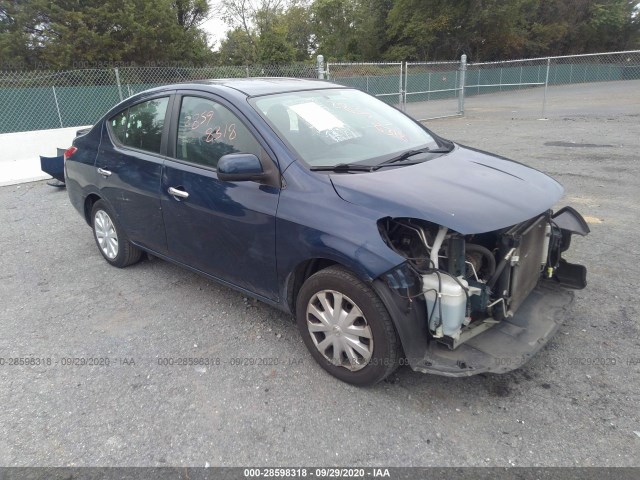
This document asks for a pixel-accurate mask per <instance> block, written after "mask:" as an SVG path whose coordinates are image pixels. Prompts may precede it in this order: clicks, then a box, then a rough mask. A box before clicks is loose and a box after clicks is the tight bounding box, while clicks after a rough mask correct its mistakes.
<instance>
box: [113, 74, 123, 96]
mask: <svg viewBox="0 0 640 480" xmlns="http://www.w3.org/2000/svg"><path fill="white" fill-rule="evenodd" d="M113 71H114V72H115V74H116V84H117V85H118V95H120V101H122V100H124V98H123V97H122V85H121V84H120V72H119V71H118V67H116V68H114V69H113Z"/></svg>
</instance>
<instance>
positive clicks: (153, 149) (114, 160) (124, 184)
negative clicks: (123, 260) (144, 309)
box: [96, 92, 172, 254]
mask: <svg viewBox="0 0 640 480" xmlns="http://www.w3.org/2000/svg"><path fill="white" fill-rule="evenodd" d="M171 100H172V96H171V95H170V94H168V93H166V92H165V93H164V94H162V95H160V96H157V97H154V98H147V99H145V100H144V101H141V102H139V103H136V104H134V105H131V106H129V107H128V108H125V109H124V110H122V111H120V112H118V113H117V114H116V115H114V116H112V117H111V118H110V119H109V120H108V121H107V122H106V128H105V129H104V131H103V138H102V142H101V143H100V151H99V154H98V157H97V159H96V168H97V169H98V173H99V174H100V181H99V188H100V191H101V194H102V196H103V198H105V199H106V200H107V201H108V202H109V204H110V205H111V206H112V207H113V209H114V210H115V213H116V215H117V217H118V220H119V221H120V224H121V225H122V227H123V228H124V230H125V232H126V233H127V235H128V237H129V238H130V239H131V240H132V241H133V242H135V243H138V244H140V245H142V246H144V247H146V248H149V249H151V250H154V251H156V252H159V253H162V254H166V253H167V242H166V237H165V233H164V223H163V218H162V212H161V210H160V183H161V176H162V162H163V161H164V158H163V153H164V152H165V150H166V131H167V130H168V123H169V122H168V121H166V122H165V120H167V119H168V117H167V112H168V110H169V105H170V104H171ZM163 133H164V134H163Z"/></svg>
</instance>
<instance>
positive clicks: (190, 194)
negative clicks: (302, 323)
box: [161, 93, 280, 300]
mask: <svg viewBox="0 0 640 480" xmlns="http://www.w3.org/2000/svg"><path fill="white" fill-rule="evenodd" d="M169 139H170V140H169V145H168V154H169V156H170V157H172V158H171V159H167V160H165V163H164V172H163V175H162V196H161V198H162V211H163V216H164V223H165V230H166V237H167V247H168V250H169V255H170V256H171V257H172V258H174V259H176V260H178V261H180V262H182V263H184V264H186V265H188V266H190V267H193V268H196V269H198V270H200V271H203V272H205V273H208V274H210V275H213V276H215V277H217V278H219V279H221V280H224V281H226V282H228V283H230V284H233V285H235V286H239V287H241V288H244V289H247V290H249V291H251V292H253V293H256V294H258V295H261V296H263V297H266V298H269V299H272V300H277V298H278V282H277V275H276V259H275V215H276V210H277V206H278V199H279V195H280V186H279V185H264V184H259V183H256V182H223V181H220V180H218V177H217V174H216V166H217V163H218V160H219V159H220V157H222V156H223V155H226V154H228V153H252V154H255V155H256V156H257V157H258V158H259V159H260V161H261V162H262V164H263V169H265V170H266V169H267V167H268V165H267V163H268V162H273V160H272V158H273V157H272V155H271V154H270V153H269V152H268V151H267V146H266V144H265V143H264V142H263V141H262V140H261V139H260V137H259V135H258V134H257V131H256V130H255V129H254V128H253V127H252V126H251V125H250V124H249V123H248V122H246V121H245V119H244V118H243V117H242V116H241V114H240V113H239V112H238V111H237V110H236V109H235V108H234V107H233V106H232V105H231V104H229V103H228V102H226V101H224V100H223V99H221V98H219V97H215V96H213V95H211V96H207V95H205V94H202V95H195V94H193V93H189V94H186V93H185V95H184V96H178V98H176V101H175V108H174V121H173V122H172V126H171V131H170V134H169ZM169 189H174V190H172V191H173V192H175V191H176V190H177V191H178V192H180V194H179V195H173V194H171V193H170V192H169Z"/></svg>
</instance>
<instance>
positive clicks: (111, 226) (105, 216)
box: [91, 200, 142, 268]
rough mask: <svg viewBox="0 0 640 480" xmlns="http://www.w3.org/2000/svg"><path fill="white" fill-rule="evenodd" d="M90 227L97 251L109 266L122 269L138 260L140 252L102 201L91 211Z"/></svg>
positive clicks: (95, 204)
mask: <svg viewBox="0 0 640 480" xmlns="http://www.w3.org/2000/svg"><path fill="white" fill-rule="evenodd" d="M91 226H92V227H93V238H94V239H95V241H96V245H97V246H98V250H100V253H101V254H102V256H103V257H104V259H105V260H106V261H107V262H109V263H110V264H111V265H113V266H114V267H118V268H123V267H126V266H128V265H131V264H133V263H136V262H138V261H139V260H140V257H141V256H142V251H141V250H140V249H139V248H138V247H136V246H135V245H133V244H132V243H131V242H130V241H129V239H128V238H127V236H126V234H125V233H124V232H123V231H122V228H121V227H120V225H119V224H118V222H117V220H116V217H115V215H114V213H113V211H112V210H111V208H110V207H109V206H108V205H107V204H106V202H104V201H103V200H98V201H97V202H96V203H94V205H93V208H92V209H91Z"/></svg>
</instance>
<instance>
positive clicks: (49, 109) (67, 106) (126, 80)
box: [0, 52, 640, 133]
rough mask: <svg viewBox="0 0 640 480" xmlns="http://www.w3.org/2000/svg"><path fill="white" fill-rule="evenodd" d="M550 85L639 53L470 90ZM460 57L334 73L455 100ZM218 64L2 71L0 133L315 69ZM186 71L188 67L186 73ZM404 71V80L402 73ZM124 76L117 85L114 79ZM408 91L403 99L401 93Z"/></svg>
mask: <svg viewBox="0 0 640 480" xmlns="http://www.w3.org/2000/svg"><path fill="white" fill-rule="evenodd" d="M547 62H548V63H549V79H548V82H549V85H561V84H573V83H585V82H606V81H621V80H637V79H640V52H624V54H620V53H617V54H602V56H601V57H595V56H585V57H558V58H551V59H546V58H543V59H535V60H522V61H516V62H502V63H486V64H469V65H468V66H467V71H466V80H465V92H464V94H465V96H470V95H479V94H483V93H493V92H498V91H509V90H517V89H523V88H532V87H535V86H541V85H544V84H545V81H546V75H547ZM459 65H460V64H459V63H458V62H442V63H440V64H411V63H409V64H406V65H405V68H406V70H405V71H404V73H402V72H403V70H402V68H401V64H400V63H394V64H386V65H384V66H383V65H382V64H381V65H373V66H372V65H358V64H350V65H346V64H344V65H342V64H337V67H342V68H336V66H332V67H331V69H332V71H331V72H330V77H329V79H330V80H331V81H334V82H336V83H340V84H342V85H346V86H350V87H354V88H357V89H360V90H363V91H365V92H369V93H371V94H373V95H376V96H378V98H380V99H381V100H383V101H385V102H387V103H389V104H391V105H397V104H399V103H401V102H403V101H406V102H422V101H429V100H437V99H444V98H454V97H456V96H458V94H459V89H458V87H459V78H460V72H459ZM225 68H227V67H214V68H203V69H191V70H189V71H187V69H184V70H181V71H180V75H178V74H177V73H176V71H175V69H173V70H171V71H169V70H162V69H143V68H139V69H136V68H135V67H131V68H130V69H121V70H120V76H119V77H118V76H117V75H115V74H114V69H107V70H93V71H73V72H59V73H53V74H51V73H50V72H49V73H48V74H46V75H44V74H43V75H40V74H39V73H38V72H0V105H1V108H0V133H8V132H21V131H31V130H43V129H52V128H61V127H74V126H79V125H90V124H93V123H95V122H96V120H98V119H99V118H100V117H101V116H102V115H103V114H104V113H105V112H106V111H108V110H109V109H110V108H111V107H112V106H114V105H115V104H117V103H118V102H119V101H120V95H121V94H122V96H123V98H126V97H128V96H130V95H133V94H135V93H138V92H141V91H143V90H146V89H148V88H152V87H154V86H158V85H163V84H167V83H174V82H179V81H185V80H193V79H199V78H200V79H204V78H216V77H220V76H225V77H240V76H246V75H249V76H290V77H300V78H314V76H316V75H317V73H316V72H315V70H314V68H313V67H312V66H311V67H310V66H308V65H304V66H291V65H289V66H286V65H285V66H279V67H228V68H227V70H225ZM185 72H186V73H185ZM403 77H404V78H403ZM117 78H120V80H121V81H120V85H118V83H117ZM403 86H404V90H406V95H405V96H404V98H403V97H401V94H400V91H401V90H402V89H403Z"/></svg>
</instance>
